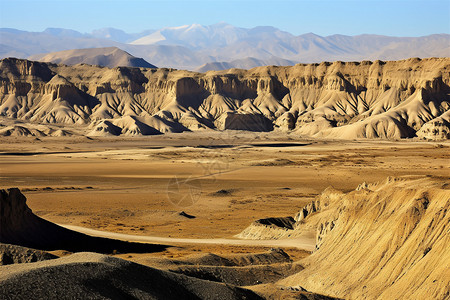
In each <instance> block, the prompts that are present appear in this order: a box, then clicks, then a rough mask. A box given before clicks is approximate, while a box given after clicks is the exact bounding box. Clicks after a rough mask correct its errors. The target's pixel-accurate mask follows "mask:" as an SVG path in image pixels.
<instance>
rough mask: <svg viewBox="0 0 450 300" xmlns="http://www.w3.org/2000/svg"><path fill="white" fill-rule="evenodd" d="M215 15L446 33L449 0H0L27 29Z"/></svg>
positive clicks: (147, 24)
mask: <svg viewBox="0 0 450 300" xmlns="http://www.w3.org/2000/svg"><path fill="white" fill-rule="evenodd" d="M221 21H223V22H227V23H230V24H232V25H235V26H239V27H246V28H250V27H255V26H259V25H269V26H274V27H277V28H280V29H282V30H285V31H288V32H291V33H293V34H295V35H299V34H302V33H308V32H314V33H316V34H319V35H330V34H335V33H339V34H346V35H356V34H362V33H373V34H383V35H393V36H420V35H428V34H432V33H450V1H449V0H444V1H433V0H427V1H420V0H401V1H389V0H384V1H369V0H347V1H322V0H314V1H312V0H309V1H306V0H304V1H303V0H297V1H291V0H277V1H257V0H244V1H238V0H228V1H214V0H209V1H207V0H203V1H171V0H166V1H154V0H147V1H145V0H129V1H124V0H109V1H106V0H80V1H70V0H68V1H66V0H60V1H57V0H52V1H45V0H42V1H38V0H33V1H29V0H0V27H10V28H17V29H22V30H28V31H42V30H44V29H45V28H47V27H61V28H69V29H75V30H78V31H81V32H91V31H92V30H93V29H98V28H103V27H114V28H119V29H122V30H125V31H127V32H140V31H143V30H145V29H157V28H161V27H170V26H180V25H184V24H192V23H198V24H202V25H210V24H214V23H218V22H221Z"/></svg>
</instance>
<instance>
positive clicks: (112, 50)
mask: <svg viewBox="0 0 450 300" xmlns="http://www.w3.org/2000/svg"><path fill="white" fill-rule="evenodd" d="M29 59H30V60H37V61H42V62H51V63H56V64H64V65H69V66H71V65H76V64H88V65H97V66H102V67H108V68H115V67H138V68H156V67H155V66H154V65H152V64H149V63H148V62H146V61H145V60H144V59H142V58H138V57H134V56H132V55H130V54H129V53H127V52H125V51H123V50H120V49H119V48H117V47H109V48H88V49H74V50H66V51H59V52H52V53H47V54H41V55H32V56H31V57H29Z"/></svg>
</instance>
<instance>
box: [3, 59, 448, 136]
mask: <svg viewBox="0 0 450 300" xmlns="http://www.w3.org/2000/svg"><path fill="white" fill-rule="evenodd" d="M449 68H450V66H449V59H446V58H432V59H423V60H420V59H409V60H404V61H397V62H381V61H376V62H362V63H343V62H334V63H321V64H311V65H300V64H299V65H296V66H293V67H259V68H255V69H252V70H248V71H244V70H233V69H232V70H227V71H217V72H212V71H211V72H207V73H206V74H199V73H192V72H188V71H176V70H169V69H158V70H156V69H129V68H125V67H120V68H115V69H108V68H100V67H94V66H86V65H77V66H72V67H68V66H63V65H52V64H45V63H37V62H31V61H25V60H17V59H4V60H2V61H1V63H0V71H1V74H0V76H1V81H2V82H3V89H2V90H1V91H0V116H4V117H8V118H14V119H18V120H22V121H26V122H34V123H41V124H55V123H59V124H67V125H68V126H74V127H75V128H78V129H80V130H81V133H80V134H83V135H87V134H89V135H96V136H98V135H111V134H112V135H116V134H123V135H152V134H160V133H166V132H182V131H191V130H194V131H195V130H205V129H206V130H209V129H219V130H223V129H234V130H250V131H271V130H280V131H293V132H294V133H296V134H298V135H305V136H314V137H327V138H341V139H355V138H385V139H399V138H411V137H415V136H416V135H418V136H420V137H421V138H427V139H428V138H429V139H446V138H447V137H448V132H449V129H448V124H449V123H448V120H447V119H448V115H447V114H446V113H447V112H448V110H449V108H450V104H449V103H450V101H449V94H450V93H449V91H450V87H449V82H450V78H449V75H448V74H450V72H449ZM31 83H33V84H31ZM434 119H436V120H435V121H433V122H432V123H429V124H427V123H428V122H431V121H432V120H434ZM0 122H1V120H0ZM105 122H106V123H105ZM425 124H427V125H426V126H425V128H424V129H423V130H422V131H421V128H422V127H423V126H424V125H425ZM27 126H28V125H27ZM29 126H32V125H29ZM427 128H428V129H427ZM14 132H17V133H14ZM13 133H14V134H20V135H39V134H40V133H37V132H34V131H33V130H32V129H28V130H25V129H19V128H16V129H14V130H11V129H6V130H5V129H3V130H2V134H3V135H8V134H9V135H11V134H13Z"/></svg>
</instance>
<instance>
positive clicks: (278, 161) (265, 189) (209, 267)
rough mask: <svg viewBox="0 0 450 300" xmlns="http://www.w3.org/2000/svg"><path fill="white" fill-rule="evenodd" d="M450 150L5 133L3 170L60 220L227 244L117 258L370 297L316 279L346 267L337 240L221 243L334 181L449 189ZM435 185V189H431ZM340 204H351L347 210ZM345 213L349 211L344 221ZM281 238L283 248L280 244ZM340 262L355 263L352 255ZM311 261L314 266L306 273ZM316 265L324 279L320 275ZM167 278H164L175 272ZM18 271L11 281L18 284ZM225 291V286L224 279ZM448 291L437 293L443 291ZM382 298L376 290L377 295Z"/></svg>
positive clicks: (282, 139) (40, 210) (291, 291)
mask: <svg viewBox="0 0 450 300" xmlns="http://www.w3.org/2000/svg"><path fill="white" fill-rule="evenodd" d="M449 147H450V144H449V142H447V141H444V142H421V141H416V140H402V141H386V140H351V141H342V140H318V139H315V140H310V139H300V138H298V137H295V136H294V135H292V134H287V133H279V132H271V133H250V132H241V131H225V132H210V133H209V134H204V133H203V134H200V133H182V134H166V135H164V136H149V137H139V138H138V137H135V138H120V140H119V139H118V138H104V137H95V138H89V139H88V138H83V137H80V138H68V137H62V138H55V137H42V138H40V139H35V140H31V138H30V137H27V138H25V137H22V138H21V137H3V138H2V144H1V145H0V177H1V187H2V188H6V187H19V188H20V189H21V191H22V193H23V194H24V195H25V196H26V197H27V204H28V206H29V207H30V208H31V209H32V210H33V212H34V213H35V214H36V215H38V216H40V217H42V218H44V219H46V220H48V221H50V222H53V223H57V224H61V225H67V226H69V227H70V226H80V227H84V228H87V229H94V230H100V231H107V232H111V233H113V234H114V233H119V234H130V235H138V236H152V237H161V238H179V239H197V240H198V239H208V240H214V239H217V241H218V242H217V243H216V244H215V243H189V242H176V241H175V240H171V241H168V243H165V244H166V245H168V246H169V247H167V248H165V249H163V250H161V251H156V252H152V253H123V252H120V251H118V252H116V251H113V252H112V253H110V254H112V255H114V256H116V257H117V258H121V259H125V260H129V261H132V262H136V263H138V264H142V265H146V266H149V267H151V268H157V269H159V270H163V272H166V271H170V272H172V273H179V274H184V275H188V276H192V277H194V278H198V279H201V280H208V281H213V282H214V281H215V282H222V283H226V284H231V285H233V286H245V287H247V286H251V287H250V290H252V291H254V292H255V293H256V294H249V295H254V296H255V295H259V296H262V297H263V298H268V299H283V298H289V297H291V298H296V297H300V295H303V296H305V297H306V296H308V295H309V296H308V297H311V298H310V299H325V298H324V297H323V296H320V295H313V294H308V293H307V292H306V291H305V290H304V286H303V285H300V284H299V282H305V284H306V286H307V289H308V291H311V292H318V293H320V294H323V295H331V296H339V297H343V298H346V297H348V296H350V295H351V296H352V297H355V298H359V297H361V295H364V293H363V294H361V293H360V290H359V289H360V288H361V287H358V285H357V284H354V286H353V287H352V289H351V290H348V291H346V290H345V288H342V282H340V281H339V280H338V279H335V283H333V284H334V285H333V286H328V287H327V286H325V287H324V286H322V285H321V284H319V283H317V281H314V282H313V281H307V280H305V275H303V274H311V273H312V274H314V276H315V277H314V278H317V279H316V280H323V276H327V273H326V272H325V271H324V269H325V270H328V269H330V270H332V271H330V272H331V273H330V274H331V275H330V276H334V274H336V272H337V271H335V270H334V269H331V268H330V267H329V266H328V265H327V264H326V262H327V260H326V259H325V260H324V259H323V256H324V255H326V254H321V253H328V252H330V251H331V252H332V250H330V249H333V247H331V246H329V243H330V242H328V244H324V245H325V246H324V248H323V250H322V249H320V250H319V251H318V252H316V253H315V254H313V255H310V252H309V251H305V249H302V247H301V246H298V247H292V246H289V247H283V246H281V247H280V248H281V250H280V249H274V247H273V246H264V245H263V244H258V243H255V241H254V240H253V241H252V240H248V241H249V242H248V243H247V244H241V245H233V244H222V243H221V242H220V241H221V240H223V239H226V240H229V239H236V235H238V234H239V233H241V232H243V230H244V229H246V228H248V227H249V225H250V224H252V222H254V221H255V220H257V219H264V218H271V217H288V216H295V215H296V214H297V213H298V212H299V211H300V210H301V209H302V208H303V207H305V205H307V204H308V203H311V201H313V200H317V199H320V197H322V198H323V197H325V196H326V195H327V193H324V194H323V193H322V192H323V191H324V190H325V189H326V188H328V187H331V190H338V191H341V192H343V193H348V192H350V191H353V190H355V189H356V188H357V187H358V186H359V185H360V184H361V183H363V182H366V183H368V186H369V188H370V184H371V183H373V182H384V181H385V180H386V178H387V177H388V176H390V177H396V178H399V177H402V178H424V179H423V180H425V181H416V182H417V185H421V184H422V182H425V183H427V184H428V181H426V180H428V179H429V180H430V182H433V184H434V185H436V184H438V185H439V186H442V187H444V186H446V185H447V186H448V183H449V167H450V166H449V164H448V161H449V158H450V151H449ZM425 183H424V184H425ZM365 186H367V185H363V187H365ZM360 188H361V186H360ZM414 188H415V187H414ZM424 188H427V187H426V186H425V185H424ZM444 188H445V187H444ZM447 188H448V187H447ZM328 190H330V189H328ZM320 195H321V196H320ZM324 195H325V196H324ZM443 195H444V194H443ZM342 197H343V196H342ZM441 198H442V197H441ZM342 199H343V200H342V201H348V200H345V199H346V198H342ZM395 199H397V198H395ZM430 199H431V198H430ZM441 200H442V199H441ZM441 200H436V201H441ZM430 201H434V200H432V199H431V200H430ZM433 203H434V202H433ZM437 203H439V202H437ZM399 205H400V204H399ZM335 206H336V210H339V207H340V206H339V205H338V204H335ZM333 207H334V206H333ZM329 210H330V211H331V209H329ZM327 214H328V213H327V211H325V212H323V213H321V214H318V215H317V216H316V217H314V216H313V217H312V218H310V219H308V218H306V219H305V220H306V221H305V222H306V223H304V221H302V223H304V224H306V225H308V224H316V223H317V224H319V223H320V222H319V221H320V220H321V219H320V218H322V219H324V218H326V216H327ZM296 218H297V216H296ZM345 218H349V217H346V216H344V217H341V219H345ZM309 220H312V221H309ZM348 222H349V224H350V223H351V222H354V223H355V224H356V223H357V222H358V221H357V220H356V221H355V220H354V219H351V218H349V219H348ZM316 227H317V226H316ZM316 227H314V226H312V225H311V226H305V227H304V228H305V229H303V231H302V232H301V237H303V238H305V239H311V240H312V241H315V240H316V236H317V233H318V231H317V228H316ZM368 230H370V229H368ZM341 231H342V230H341V229H339V230H337V231H334V232H335V235H336V236H335V235H330V239H331V238H333V239H336V240H339V239H340V238H341V236H340V235H339V236H338V233H339V232H341ZM332 232H333V231H332ZM319 234H321V236H322V235H323V236H324V234H323V233H319ZM267 236H270V234H268V235H267ZM267 236H266V238H267ZM105 237H108V236H105ZM111 237H112V238H114V237H113V236H111ZM136 241H137V240H136ZM256 242H257V241H256ZM273 242H274V244H276V243H277V240H273ZM342 243H345V244H343V245H346V246H345V247H349V246H348V239H347V240H345V239H343V240H342ZM366 243H370V241H367V242H366ZM280 245H282V243H281V241H280ZM318 245H322V244H321V243H320V244H318ZM327 245H328V246H327ZM330 247H331V248H330ZM343 247H344V246H343ZM386 247H387V248H388V249H390V248H389V246H386ZM341 248H342V247H341ZM6 249H10V248H8V247H6ZM19 250H20V249H19ZM19 250H14V249H13V250H8V251H10V252H5V253H7V255H9V256H8V257H25V255H29V254H26V253H31V252H30V251H29V250H26V251H28V252H24V254H21V252H20V251H19ZM307 250H311V249H307ZM11 251H15V252H11ZM24 251H25V250H24ZM280 251H281V252H280ZM421 251H422V250H421ZM8 253H13V254H8ZM14 253H15V254H14ZM50 253H51V254H53V255H56V256H61V257H63V258H64V257H66V256H68V255H70V254H71V253H70V252H67V251H64V249H60V250H56V251H51V252H50ZM5 255H6V254H3V257H6V256H5ZM13 255H14V256H13ZM330 255H331V254H330ZM283 257H285V258H283ZM315 257H317V262H318V264H317V265H315V264H314V263H315V259H314V258H315ZM336 257H337V259H341V261H343V262H345V259H346V258H345V257H344V258H340V257H339V256H336ZM430 257H433V256H430ZM10 260H11V259H9V260H8V261H10ZM85 260H86V261H92V262H95V263H96V264H97V263H98V264H99V267H101V268H109V267H107V266H106V265H104V264H103V263H104V262H108V258H104V257H92V256H86V258H85ZM5 261H6V260H5ZM66 261H67V262H72V261H73V262H74V263H75V265H76V266H75V265H74V266H73V268H75V269H76V268H81V265H80V266H78V263H82V261H83V256H76V257H74V258H67V259H66V260H63V261H61V264H62V265H64V266H65V265H66ZM111 263H112V264H113V265H114V268H118V269H114V270H119V269H120V268H121V266H122V265H123V264H124V263H122V262H121V261H111ZM345 263H346V262H345ZM57 265H58V264H57V263H41V265H36V266H33V267H32V268H31V266H30V268H31V269H27V268H28V267H26V268H25V267H23V268H22V269H20V270H19V271H17V270H16V269H14V268H13V269H11V268H10V269H11V272H12V271H13V270H14V272H19V273H17V274H26V273H27V272H31V271H30V270H33V271H32V272H41V271H42V272H44V273H45V270H47V269H48V268H50V269H52V268H57V267H56V266H57ZM110 266H112V265H110ZM305 267H307V269H305V271H302V270H303V268H305ZM67 268H69V267H67ZM70 268H72V267H70ZM5 270H6V269H5ZM8 270H9V269H8ZM67 270H68V271H67V272H72V270H71V269H67ZM105 270H106V269H105ZM311 270H312V271H311ZM314 270H316V271H317V270H318V271H317V272H320V274H317V273H313V271H314ZM425 270H426V268H425ZM144 271H145V272H156V271H150V269H149V270H147V269H146V270H144ZM144 271H143V272H144ZM21 272H22V273H21ZM89 272H90V271H89ZM117 272H119V271H117ZM145 272H144V273H145ZM158 272H160V271H158ZM333 272H335V273H333ZM337 273H339V272H337ZM136 274H137V273H136ZM158 274H161V276H162V277H161V278H165V277H164V276H169V277H170V276H172V275H170V274H169V273H158ZM271 274H272V275H271ZM321 274H322V275H321ZM184 275H183V276H184ZM21 276H22V275H21ZM24 276H25V275H24ZM99 276H100V275H99ZM102 276H103V275H102ZM130 276H134V275H130ZM175 277H176V276H175ZM175 277H174V278H175ZM338 277H339V276H336V278H338ZM5 278H6V277H5ZM8 278H9V277H8ZM8 278H6V279H4V280H6V281H5V282H8V284H12V285H13V284H14V282H13V281H11V280H12V279H8ZM61 278H62V277H61ZM102 278H103V277H102ZM171 278H172V277H171ZM176 278H181V279H182V280H181V279H177V280H180V281H179V282H184V281H183V280H185V279H183V278H184V277H176ZM286 278H287V279H286ZM311 278H312V277H311ZM64 280H65V279H64ZM80 280H81V279H80ZM102 280H103V279H102ZM444 281H445V280H444ZM195 282H196V284H198V286H202V287H203V288H202V289H200V290H195V291H194V292H193V293H194V294H195V293H197V294H198V293H200V294H198V295H206V294H201V293H204V287H206V286H207V285H208V284H209V283H208V284H206V285H202V284H201V282H200V283H197V281H195ZM320 282H321V281H320ZM180 284H181V283H180ZM383 284H384V285H383ZM383 284H380V285H379V287H380V288H381V289H383V288H387V287H388V286H387V285H385V283H383ZM181 285H182V284H181ZM212 286H213V285H212ZM78 288H80V289H82V288H84V287H77V289H78ZM214 288H218V289H221V288H222V287H220V286H216V285H214ZM391 290H393V289H392V288H391ZM394 290H395V289H394ZM442 291H443V290H442V289H440V290H439V289H438V290H436V293H437V295H441V294H439V293H442ZM0 292H1V291H0ZM419 292H420V291H419ZM444 292H445V290H444ZM180 293H181V294H182V293H183V292H180ZM230 293H231V294H230V296H229V297H231V298H233V297H236V295H238V294H239V293H241V290H239V289H235V290H233V291H232V292H230ZM234 293H237V294H234ZM243 293H248V292H247V290H245V291H243ZM380 294H381V292H380ZM380 294H377V292H376V291H373V290H371V291H370V295H371V296H374V297H377V296H379V295H380ZM24 295H25V294H24ZM383 295H389V293H387V294H383ZM397 295H400V296H401V294H398V293H397ZM259 296H256V297H259Z"/></svg>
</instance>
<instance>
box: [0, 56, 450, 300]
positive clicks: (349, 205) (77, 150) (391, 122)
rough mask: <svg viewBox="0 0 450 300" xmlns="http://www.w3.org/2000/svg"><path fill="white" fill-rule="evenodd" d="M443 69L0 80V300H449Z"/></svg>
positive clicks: (23, 63) (373, 66)
mask: <svg viewBox="0 0 450 300" xmlns="http://www.w3.org/2000/svg"><path fill="white" fill-rule="evenodd" d="M449 63H450V60H449V59H448V58H429V59H422V60H420V59H409V60H404V61H389V62H382V61H375V62H368V61H366V62H360V63H348V62H347V63H343V62H334V63H321V64H310V65H301V64H299V65H296V66H292V67H259V68H254V69H251V70H248V71H245V70H238V69H230V70H227V71H210V72H207V73H204V74H202V73H195V72H188V71H179V70H172V69H152V68H128V67H117V68H112V69H111V68H107V67H98V66H91V65H85V64H78V65H74V66H67V65H58V64H53V63H42V62H34V61H28V60H20V59H12V58H9V59H3V60H1V62H0V81H1V86H0V179H1V182H2V184H1V188H0V299H31V298H51V299H61V298H71V299H75V298H77V299H78V298H92V299H111V298H112V299H115V298H132V299H448V298H449V297H450V288H449V287H450V273H449V270H450V252H449V248H448V245H449V244H450V227H449V226H450V214H449V213H450V188H449V187H450V177H449V164H448V162H449V159H450V152H449V149H450V144H449V141H448V138H449V134H450V130H449V117H450V110H449V100H450V99H449V95H450V89H449V85H450V78H449V77H450V74H449V68H450V64H449ZM375 138H376V139H375ZM406 138H407V139H406ZM12 187H18V188H12Z"/></svg>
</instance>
